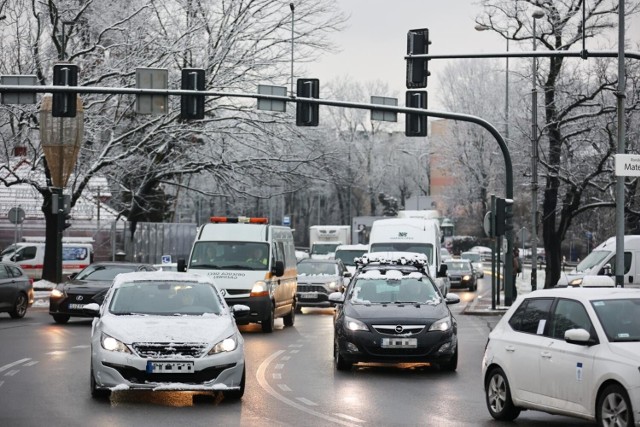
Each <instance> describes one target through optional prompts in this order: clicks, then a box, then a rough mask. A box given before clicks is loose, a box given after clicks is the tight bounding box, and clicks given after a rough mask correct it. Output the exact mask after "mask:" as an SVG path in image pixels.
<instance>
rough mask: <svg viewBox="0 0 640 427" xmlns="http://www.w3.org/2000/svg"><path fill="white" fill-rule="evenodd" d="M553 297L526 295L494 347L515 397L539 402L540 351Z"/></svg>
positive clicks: (544, 338) (545, 339)
mask: <svg viewBox="0 0 640 427" xmlns="http://www.w3.org/2000/svg"><path fill="white" fill-rule="evenodd" d="M552 304H553V298H528V299H526V300H524V301H523V303H522V304H521V305H520V306H519V307H518V308H517V309H516V311H515V312H514V314H513V316H511V319H509V325H510V326H511V330H510V331H508V332H506V333H505V334H504V335H503V336H502V338H501V342H498V343H496V344H498V345H497V346H496V350H497V351H499V352H500V358H501V359H502V360H501V365H502V366H503V368H504V371H505V373H506V374H507V377H508V379H509V385H510V386H511V392H512V395H513V397H514V399H516V400H521V401H525V402H529V403H533V404H540V403H541V401H542V399H541V382H542V379H541V378H540V371H539V360H540V351H541V349H543V348H544V346H545V345H546V343H547V342H548V337H545V336H544V333H545V330H546V329H547V327H548V325H547V323H548V319H549V315H550V310H551V306H552Z"/></svg>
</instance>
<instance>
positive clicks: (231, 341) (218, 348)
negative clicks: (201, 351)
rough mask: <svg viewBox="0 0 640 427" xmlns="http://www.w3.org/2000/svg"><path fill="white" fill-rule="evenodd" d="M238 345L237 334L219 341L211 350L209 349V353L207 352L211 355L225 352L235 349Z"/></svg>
mask: <svg viewBox="0 0 640 427" xmlns="http://www.w3.org/2000/svg"><path fill="white" fill-rule="evenodd" d="M237 347H238V340H237V339H236V336H235V334H233V335H231V336H230V337H228V338H225V339H223V340H222V341H220V342H219V343H217V344H216V345H214V346H213V347H212V348H211V350H209V353H207V354H208V355H209V356H211V355H212V354H218V353H224V352H227V351H233V350H235V349H236V348H237Z"/></svg>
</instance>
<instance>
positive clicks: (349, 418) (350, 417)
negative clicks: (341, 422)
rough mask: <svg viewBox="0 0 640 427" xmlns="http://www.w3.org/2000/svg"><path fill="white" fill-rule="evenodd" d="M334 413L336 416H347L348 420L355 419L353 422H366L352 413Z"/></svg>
mask: <svg viewBox="0 0 640 427" xmlns="http://www.w3.org/2000/svg"><path fill="white" fill-rule="evenodd" d="M333 415H335V416H336V417H341V418H345V419H347V420H350V421H353V422H356V423H363V422H365V421H364V420H361V419H360V418H356V417H352V416H351V415H347V414H339V413H335V414H333Z"/></svg>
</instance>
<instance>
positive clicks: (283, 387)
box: [278, 384, 291, 391]
mask: <svg viewBox="0 0 640 427" xmlns="http://www.w3.org/2000/svg"><path fill="white" fill-rule="evenodd" d="M278 387H279V388H280V390H282V391H291V389H290V388H289V386H288V385H286V384H278Z"/></svg>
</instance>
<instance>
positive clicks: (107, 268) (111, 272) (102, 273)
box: [75, 264, 138, 282]
mask: <svg viewBox="0 0 640 427" xmlns="http://www.w3.org/2000/svg"><path fill="white" fill-rule="evenodd" d="M137 269H138V266H137V265H106V264H95V265H90V266H89V267H87V268H85V269H84V270H82V271H81V272H80V273H78V275H77V276H76V277H75V279H78V280H87V281H100V282H105V281H111V280H113V279H114V278H115V277H116V276H117V275H118V274H120V273H130V272H132V271H136V270H137Z"/></svg>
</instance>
